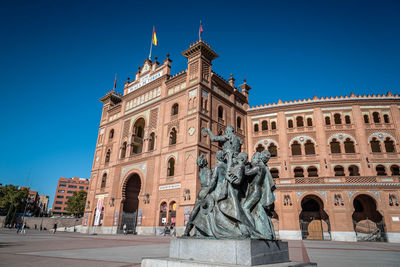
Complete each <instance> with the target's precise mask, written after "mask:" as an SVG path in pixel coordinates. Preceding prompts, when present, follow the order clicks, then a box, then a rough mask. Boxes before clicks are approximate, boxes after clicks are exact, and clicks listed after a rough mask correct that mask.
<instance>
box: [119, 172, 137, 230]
mask: <svg viewBox="0 0 400 267" xmlns="http://www.w3.org/2000/svg"><path fill="white" fill-rule="evenodd" d="M141 185H142V183H141V181H140V176H139V175H138V174H136V173H134V174H131V175H130V176H129V177H128V179H127V180H126V182H125V184H124V187H123V188H122V196H123V199H124V201H123V203H122V218H121V225H120V230H121V231H122V230H123V227H124V224H126V229H127V231H128V233H135V232H136V223H137V212H138V207H139V192H140V188H141Z"/></svg>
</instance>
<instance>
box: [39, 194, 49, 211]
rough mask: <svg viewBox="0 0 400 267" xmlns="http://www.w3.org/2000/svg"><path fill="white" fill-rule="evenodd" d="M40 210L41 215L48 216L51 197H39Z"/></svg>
mask: <svg viewBox="0 0 400 267" xmlns="http://www.w3.org/2000/svg"><path fill="white" fill-rule="evenodd" d="M39 208H40V213H41V214H47V210H48V208H49V196H46V195H39Z"/></svg>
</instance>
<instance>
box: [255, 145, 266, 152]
mask: <svg viewBox="0 0 400 267" xmlns="http://www.w3.org/2000/svg"><path fill="white" fill-rule="evenodd" d="M256 150H257V152H262V151H264V150H265V147H264V146H263V145H262V144H259V145H258V146H257V148H256Z"/></svg>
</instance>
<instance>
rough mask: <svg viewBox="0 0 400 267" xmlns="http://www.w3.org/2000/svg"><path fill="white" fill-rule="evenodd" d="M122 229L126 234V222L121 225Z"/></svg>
mask: <svg viewBox="0 0 400 267" xmlns="http://www.w3.org/2000/svg"><path fill="white" fill-rule="evenodd" d="M122 230H123V231H124V235H126V234H127V233H128V232H127V231H126V223H124V226H123V227H122Z"/></svg>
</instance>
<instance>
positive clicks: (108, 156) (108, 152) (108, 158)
mask: <svg viewBox="0 0 400 267" xmlns="http://www.w3.org/2000/svg"><path fill="white" fill-rule="evenodd" d="M110 157H111V149H108V150H107V153H106V160H105V162H110Z"/></svg>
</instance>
